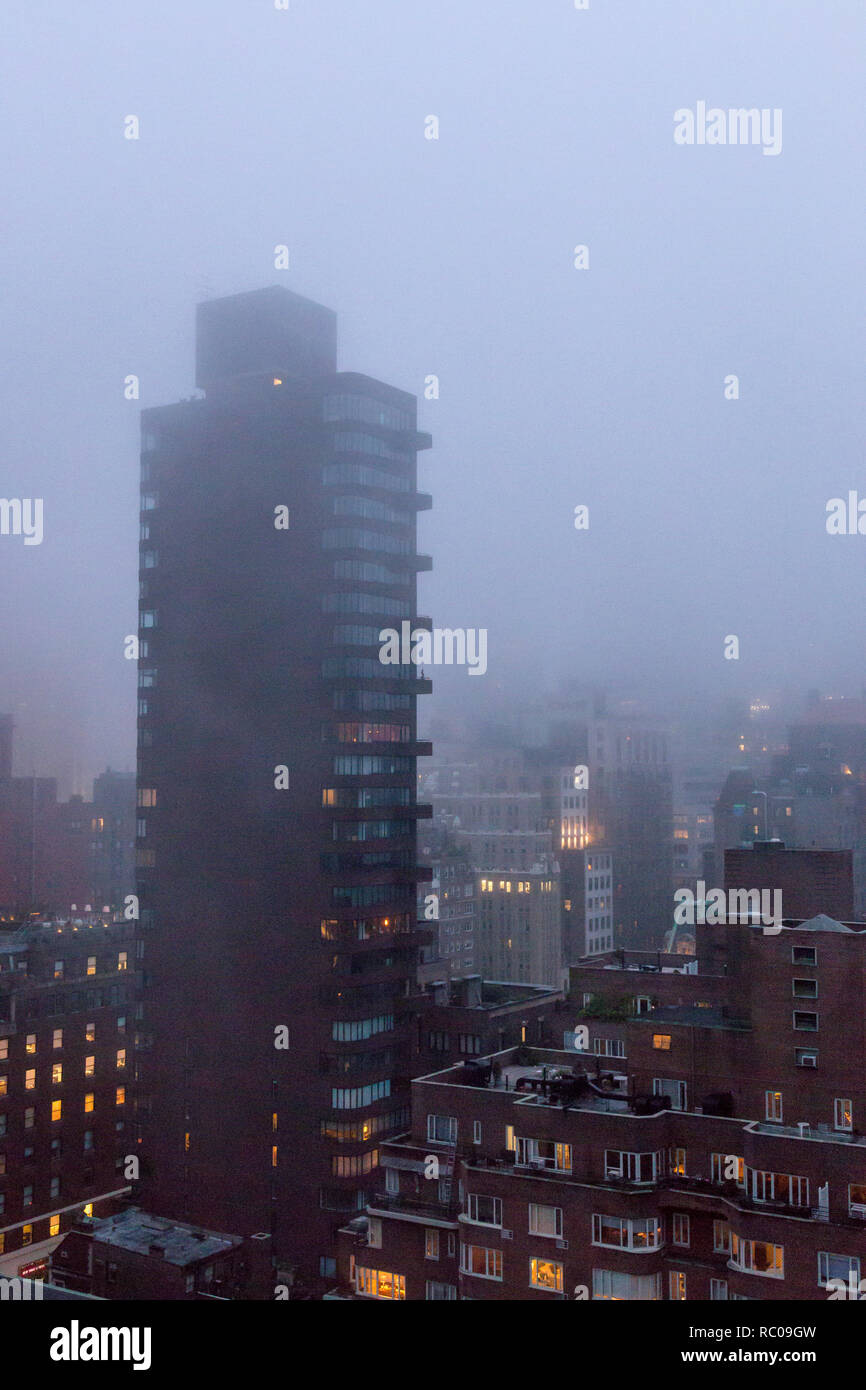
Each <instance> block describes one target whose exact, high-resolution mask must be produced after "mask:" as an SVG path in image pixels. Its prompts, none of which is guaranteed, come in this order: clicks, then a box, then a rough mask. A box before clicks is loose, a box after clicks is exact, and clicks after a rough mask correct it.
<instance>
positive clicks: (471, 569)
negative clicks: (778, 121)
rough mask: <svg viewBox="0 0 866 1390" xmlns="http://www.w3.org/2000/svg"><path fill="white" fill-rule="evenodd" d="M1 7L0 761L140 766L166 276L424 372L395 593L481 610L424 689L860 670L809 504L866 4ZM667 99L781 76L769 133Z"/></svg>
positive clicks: (853, 562)
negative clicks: (739, 141)
mask: <svg viewBox="0 0 866 1390" xmlns="http://www.w3.org/2000/svg"><path fill="white" fill-rule="evenodd" d="M0 25H2V42H0V113H2V114H0V138H2V142H3V171H4V180H3V183H4V190H3V191H4V198H3V204H4V211H3V223H4V227H3V242H4V254H3V258H2V265H3V315H4V320H5V324H4V328H5V332H4V338H5V345H6V363H5V371H4V372H3V374H2V378H0V419H2V429H3V466H2V470H0V494H2V495H4V496H6V497H7V498H12V497H18V498H28V497H41V498H43V499H44V540H43V542H42V544H41V545H32V546H24V544H23V538H22V537H13V536H0V604H2V609H0V612H2V632H3V660H2V662H0V710H3V709H10V710H12V712H13V713H14V714H15V718H16V722H17V724H18V748H17V762H16V767H17V770H18V771H19V772H21V773H25V772H30V771H31V770H32V769H34V768H35V770H36V771H37V772H40V773H43V774H49V773H50V774H59V775H60V777H61V779H62V780H63V785H64V789H65V790H66V791H68V790H70V789H75V790H80V791H84V792H87V793H89V790H90V778H91V777H92V776H93V774H94V773H95V772H98V771H99V770H100V769H101V768H102V767H104V766H105V765H106V764H107V763H110V764H111V765H112V766H115V767H122V768H123V767H132V766H133V765H134V722H135V720H134V710H135V689H134V686H135V667H134V664H133V663H131V662H127V661H125V660H124V659H123V638H124V635H125V634H126V633H129V632H133V631H134V630H135V626H136V617H135V615H136V604H137V582H136V573H137V531H138V513H137V493H138V411H139V408H140V407H141V406H147V405H154V404H160V403H164V402H170V401H172V400H175V399H178V398H181V397H183V396H188V395H190V394H192V392H193V370H194V367H193V321H194V305H195V302H196V301H197V300H198V299H201V298H206V297H213V296H215V295H221V294H231V293H235V292H238V291H241V290H247V289H254V288H257V287H259V286H262V285H267V284H273V283H280V284H285V285H286V286H287V287H289V288H291V289H293V290H296V291H297V292H299V293H301V294H303V295H307V296H309V297H311V298H313V299H317V300H320V301H321V302H323V303H325V304H327V305H329V306H330V307H332V308H333V309H335V310H336V311H337V312H338V314H339V325H340V326H339V340H340V366H341V368H342V369H346V370H357V371H363V372H367V373H369V374H371V375H373V376H379V377H382V378H383V379H385V380H386V381H389V382H393V383H394V384H395V385H397V386H400V387H402V388H404V389H406V390H409V391H412V392H415V393H418V394H419V395H420V394H422V392H423V386H424V380H425V377H427V376H428V375H429V374H432V373H435V374H436V375H437V376H438V377H439V379H440V393H441V394H440V398H439V400H438V401H423V400H422V402H421V408H420V417H421V424H422V428H426V429H429V430H430V431H431V432H432V433H433V435H434V441H435V447H434V449H433V451H432V452H430V453H427V454H424V455H422V458H421V474H422V479H421V482H422V487H424V488H425V489H426V490H428V491H430V492H432V493H433V495H434V510H433V511H432V512H431V513H427V514H423V515H422V518H421V545H420V548H421V550H422V551H424V552H428V553H431V554H432V555H433V557H434V569H433V572H432V574H431V575H425V576H423V577H422V580H421V584H422V589H421V592H422V601H421V603H420V609H421V611H422V612H425V613H429V614H431V616H432V617H433V619H434V622H435V623H437V624H438V625H442V626H451V627H485V628H487V630H488V674H487V675H486V676H485V677H483V678H474V679H473V678H470V677H468V675H467V673H466V672H465V671H461V672H450V673H448V674H447V675H444V674H443V675H441V676H440V675H437V678H436V685H437V688H438V690H439V691H440V695H439V696H438V698H439V700H440V701H442V702H443V704H442V708H443V709H444V708H446V707H447V706H446V704H445V703H444V702H445V700H446V697H448V698H450V699H451V700H452V701H454V700H456V699H467V698H470V697H471V702H472V706H473V708H478V707H480V706H481V705H483V704H484V703H485V702H488V703H489V704H490V706H491V707H493V706H495V705H496V703H497V701H498V702H502V701H503V700H504V699H510V698H512V695H513V696H514V697H515V698H516V696H517V694H518V693H520V692H522V691H524V690H527V689H531V688H532V687H537V686H539V685H547V684H551V683H554V682H556V681H557V680H559V679H560V678H561V677H562V676H567V675H569V674H573V675H574V676H575V677H577V678H579V679H580V680H582V681H585V680H597V681H606V680H613V681H617V682H628V683H630V684H631V685H632V686H633V687H634V688H636V689H646V690H649V691H652V692H655V693H657V694H658V695H661V696H665V695H667V694H670V693H673V692H675V691H676V690H677V689H678V688H688V689H689V690H690V691H695V690H696V691H698V692H704V691H705V692H707V694H708V695H718V696H720V697H727V696H729V695H731V694H735V695H746V696H749V695H752V694H757V693H759V692H761V691H762V690H769V689H776V688H778V687H780V686H794V687H799V686H801V685H802V686H803V687H804V688H805V687H807V686H811V685H818V686H820V687H821V688H822V689H824V690H827V691H830V690H835V691H839V692H844V691H852V692H856V691H859V689H860V688H861V686H862V685H863V684H864V683H866V682H864V661H863V654H864V605H863V603H862V597H861V596H862V593H863V575H864V556H866V536H830V535H828V534H827V531H826V528H825V509H826V504H827V502H828V500H829V499H830V498H833V497H839V496H841V497H847V494H848V491H849V490H852V489H854V490H856V489H859V490H860V493H861V495H862V496H864V497H866V471H864V468H863V462H862V461H863V409H862V404H861V401H862V385H861V382H862V371H863V360H862V359H863V343H862V325H863V321H864V305H863V289H862V285H863V274H862V261H863V226H864V220H866V219H864V206H863V202H864V196H863V148H864V114H863V111H864V107H863V90H864V81H863V78H864V59H863V54H864V51H866V10H864V7H863V5H862V0H761V3H760V4H759V5H757V4H755V0H721V2H720V3H713V4H707V3H705V0H658V3H645V0H590V8H589V9H588V10H586V11H578V10H576V9H575V6H574V0H367V2H366V3H363V2H362V0H290V9H289V11H288V12H283V11H280V10H277V9H276V8H275V6H274V4H273V0H142V3H135V4H119V3H117V0H68V3H60V0H56V3H53V4H51V5H34V3H33V0H3V6H2V19H0ZM698 102H706V103H707V105H708V107H720V108H723V109H724V110H727V109H729V108H737V107H757V108H759V109H764V108H766V109H767V110H768V112H772V111H774V110H776V109H778V110H781V112H782V125H781V134H782V147H781V152H780V153H778V154H776V155H765V154H764V153H763V149H762V147H761V146H760V145H757V146H751V145H748V146H744V145H730V144H728V145H725V146H719V145H697V144H695V145H692V146H684V145H678V144H677V143H675V141H674V138H673V134H674V112H675V111H677V110H680V109H683V108H689V109H692V110H696V108H697V104H698ZM130 114H134V115H136V116H137V117H138V118H139V121H140V138H139V139H138V140H137V141H132V140H127V139H125V138H124V118H125V117H126V116H128V115H130ZM430 115H435V116H436V117H438V120H439V139H438V140H428V139H426V138H425V120H426V118H427V117H428V116H430ZM280 243H285V244H287V245H288V246H289V248H290V253H291V265H290V269H289V270H288V271H276V270H275V269H274V247H275V245H277V244H280ZM578 244H582V245H586V246H588V247H589V268H588V269H585V270H578V269H575V267H574V248H575V246H576V245H578ZM128 373H136V374H137V375H138V376H139V377H140V380H141V399H140V401H138V402H133V401H126V400H124V394H123V382H124V378H125V377H126V376H127V374H128ZM729 374H736V375H737V376H738V377H739V393H740V394H739V399H738V400H726V399H725V378H726V376H728V375H729ZM580 504H582V505H586V506H588V507H589V520H590V525H589V530H587V531H577V530H575V527H574V509H575V507H576V506H578V505H580ZM730 634H735V635H737V636H738V637H739V641H740V658H739V660H738V661H732V660H725V659H724V655H723V644H724V639H725V637H726V636H728V635H730ZM235 657H236V654H232V653H226V659H227V660H229V661H230V660H233V659H235ZM436 700H437V696H435V695H434V697H433V699H432V701H430V700H429V699H428V702H427V704H428V710H429V709H430V707H431V705H432V711H433V712H435V709H436Z"/></svg>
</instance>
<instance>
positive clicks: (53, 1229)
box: [48, 1216, 60, 1236]
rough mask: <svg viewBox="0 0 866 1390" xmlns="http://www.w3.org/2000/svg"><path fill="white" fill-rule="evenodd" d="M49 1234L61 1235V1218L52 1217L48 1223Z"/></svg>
mask: <svg viewBox="0 0 866 1390" xmlns="http://www.w3.org/2000/svg"><path fill="white" fill-rule="evenodd" d="M48 1234H49V1235H50V1236H59V1235H60V1217H59V1216H52V1217H51V1218H50V1219H49V1222H48Z"/></svg>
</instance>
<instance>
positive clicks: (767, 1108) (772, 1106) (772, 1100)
mask: <svg viewBox="0 0 866 1390" xmlns="http://www.w3.org/2000/svg"><path fill="white" fill-rule="evenodd" d="M764 1118H765V1119H766V1120H781V1118H782V1092H781V1091H765V1092H764Z"/></svg>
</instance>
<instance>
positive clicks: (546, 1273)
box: [529, 1256, 563, 1293]
mask: <svg viewBox="0 0 866 1390" xmlns="http://www.w3.org/2000/svg"><path fill="white" fill-rule="evenodd" d="M529 1283H530V1287H531V1288H533V1289H549V1290H550V1291H551V1293H562V1286H563V1267H562V1265H561V1264H559V1263H558V1261H556V1260H543V1259H539V1258H538V1257H537V1256H533V1258H532V1259H531V1260H530V1261H529Z"/></svg>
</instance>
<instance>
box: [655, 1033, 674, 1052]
mask: <svg viewBox="0 0 866 1390" xmlns="http://www.w3.org/2000/svg"><path fill="white" fill-rule="evenodd" d="M653 1047H654V1048H656V1049H657V1050H658V1051H659V1052H670V1050H671V1035H670V1033H653Z"/></svg>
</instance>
